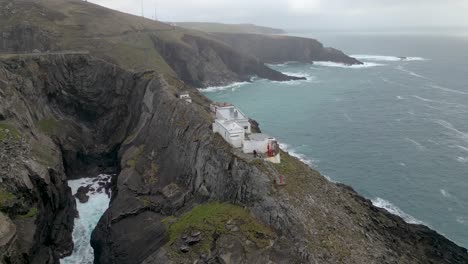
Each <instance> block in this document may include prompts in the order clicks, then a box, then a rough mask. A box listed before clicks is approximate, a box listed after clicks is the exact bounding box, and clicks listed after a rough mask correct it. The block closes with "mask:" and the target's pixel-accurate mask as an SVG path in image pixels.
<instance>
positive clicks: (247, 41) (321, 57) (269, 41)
mask: <svg viewBox="0 0 468 264" xmlns="http://www.w3.org/2000/svg"><path fill="white" fill-rule="evenodd" d="M213 35H214V36H215V37H216V38H218V39H220V40H221V41H224V42H225V43H227V44H228V45H230V46H231V47H233V48H235V49H237V50H239V51H243V52H245V53H247V54H252V55H255V56H256V57H257V58H259V59H260V60H261V61H264V62H266V63H281V62H287V61H298V62H304V63H311V62H313V61H332V62H338V63H344V64H362V63H361V62H360V61H358V60H356V59H354V58H351V57H349V56H347V55H346V54H344V53H343V52H342V51H339V50H337V49H334V48H327V47H324V46H323V44H322V43H320V42H318V41H317V40H315V39H308V38H300V37H289V36H275V35H259V34H226V33H213Z"/></svg>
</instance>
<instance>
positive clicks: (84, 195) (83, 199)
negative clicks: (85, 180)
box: [75, 185, 91, 203]
mask: <svg viewBox="0 0 468 264" xmlns="http://www.w3.org/2000/svg"><path fill="white" fill-rule="evenodd" d="M90 189H91V185H88V186H86V187H85V186H81V187H79V188H78V190H77V191H76V194H75V197H76V198H77V199H78V200H79V201H80V203H87V202H88V200H89V196H88V193H89V191H90Z"/></svg>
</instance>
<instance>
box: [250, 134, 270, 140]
mask: <svg viewBox="0 0 468 264" xmlns="http://www.w3.org/2000/svg"><path fill="white" fill-rule="evenodd" d="M249 139H250V140H252V141H265V140H267V139H273V140H274V139H275V138H273V137H270V135H267V134H263V133H258V134H252V135H249Z"/></svg>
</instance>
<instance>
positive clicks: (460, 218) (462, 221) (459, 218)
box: [455, 216, 468, 225]
mask: <svg viewBox="0 0 468 264" xmlns="http://www.w3.org/2000/svg"><path fill="white" fill-rule="evenodd" d="M455 220H456V221H457V222H458V223H460V224H462V225H464V224H466V223H468V221H467V220H466V218H463V217H461V216H459V217H457V218H456V219H455Z"/></svg>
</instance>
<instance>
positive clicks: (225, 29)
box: [175, 22, 286, 34]
mask: <svg viewBox="0 0 468 264" xmlns="http://www.w3.org/2000/svg"><path fill="white" fill-rule="evenodd" d="M175 24H176V25H177V26H178V27H183V28H188V29H194V30H200V31H205V32H211V33H213V32H216V33H250V34H284V33H286V32H285V31H284V30H282V29H278V28H270V27H262V26H257V25H253V24H223V23H210V22H177V23H175Z"/></svg>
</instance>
